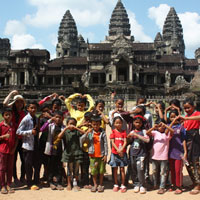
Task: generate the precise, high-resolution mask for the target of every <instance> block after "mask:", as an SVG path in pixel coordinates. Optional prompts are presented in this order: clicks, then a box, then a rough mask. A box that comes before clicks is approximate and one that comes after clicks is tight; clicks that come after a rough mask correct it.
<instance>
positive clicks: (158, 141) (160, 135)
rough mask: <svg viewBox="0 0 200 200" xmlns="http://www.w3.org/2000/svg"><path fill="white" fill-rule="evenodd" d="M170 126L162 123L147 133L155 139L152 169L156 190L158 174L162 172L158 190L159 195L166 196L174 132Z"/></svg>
mask: <svg viewBox="0 0 200 200" xmlns="http://www.w3.org/2000/svg"><path fill="white" fill-rule="evenodd" d="M170 126H171V125H170ZM170 126H167V125H166V124H164V123H163V122H160V123H159V124H155V125H154V127H152V128H151V129H149V130H148V131H147V135H149V136H152V137H153V139H154V141H153V152H152V169H153V179H154V180H153V181H154V188H155V189H156V188H157V186H158V178H157V176H158V172H160V189H159V190H158V194H164V192H165V182H166V175H167V170H166V169H167V163H168V151H169V140H170V139H171V136H172V134H173V132H174V130H173V129H172V128H171V127H170ZM168 132H170V134H168ZM159 169H160V170H159Z"/></svg>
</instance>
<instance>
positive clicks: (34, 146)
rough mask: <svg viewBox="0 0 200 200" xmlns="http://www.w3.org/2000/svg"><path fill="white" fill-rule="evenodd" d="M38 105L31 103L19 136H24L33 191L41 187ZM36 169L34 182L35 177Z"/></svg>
mask: <svg viewBox="0 0 200 200" xmlns="http://www.w3.org/2000/svg"><path fill="white" fill-rule="evenodd" d="M37 107H38V104H37V102H34V101H33V102H30V103H29V104H28V106H27V111H28V114H27V115H26V116H25V117H24V118H23V119H22V121H21V123H20V125H19V128H18V129H17V134H18V135H21V136H22V148H23V155H24V162H25V171H26V179H27V185H28V187H29V188H30V189H31V190H38V189H39V187H38V186H37V185H38V184H39V159H38V158H39V153H38V152H39V151H38V135H39V130H38V119H37V117H36V112H37ZM33 169H34V180H33V181H32V177H33Z"/></svg>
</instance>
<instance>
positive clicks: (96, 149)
mask: <svg viewBox="0 0 200 200" xmlns="http://www.w3.org/2000/svg"><path fill="white" fill-rule="evenodd" d="M91 121H92V131H91V132H89V133H87V134H85V135H83V136H82V137H83V138H84V137H87V138H88V139H89V149H88V153H89V156H90V168H91V175H92V178H93V183H94V186H93V187H92V188H91V192H96V191H97V190H98V192H103V191H104V186H103V176H104V173H105V171H106V170H105V165H106V161H107V155H108V144H107V137H106V133H105V131H104V129H102V128H100V126H101V118H100V117H99V116H93V117H92V118H91ZM83 138H82V140H83ZM98 174H99V179H100V180H99V182H100V183H99V186H98V187H97V175H98Z"/></svg>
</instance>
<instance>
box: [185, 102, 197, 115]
mask: <svg viewBox="0 0 200 200" xmlns="http://www.w3.org/2000/svg"><path fill="white" fill-rule="evenodd" d="M183 107H184V110H185V112H186V113H187V114H188V115H191V114H192V113H193V112H194V110H195V107H194V106H192V105H190V104H189V103H186V104H184V105H183Z"/></svg>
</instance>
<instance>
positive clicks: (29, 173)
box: [23, 150, 40, 187]
mask: <svg viewBox="0 0 200 200" xmlns="http://www.w3.org/2000/svg"><path fill="white" fill-rule="evenodd" d="M23 155H24V163H25V171H26V179H27V185H28V186H29V187H30V186H31V185H32V184H39V173H40V172H39V155H38V151H28V150H23ZM33 169H34V173H33ZM33 175H34V179H33V181H32V177H33Z"/></svg>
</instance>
